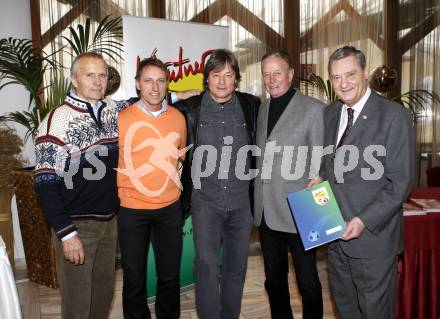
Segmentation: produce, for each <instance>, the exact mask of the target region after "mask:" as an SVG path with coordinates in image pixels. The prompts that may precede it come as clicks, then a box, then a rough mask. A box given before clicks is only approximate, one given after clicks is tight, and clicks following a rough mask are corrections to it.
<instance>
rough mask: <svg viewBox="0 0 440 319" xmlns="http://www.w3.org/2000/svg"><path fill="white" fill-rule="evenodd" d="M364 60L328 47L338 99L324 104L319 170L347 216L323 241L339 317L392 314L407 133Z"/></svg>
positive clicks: (403, 114)
mask: <svg viewBox="0 0 440 319" xmlns="http://www.w3.org/2000/svg"><path fill="white" fill-rule="evenodd" d="M365 65H366V61H365V56H364V54H363V53H362V52H361V51H359V50H357V49H356V48H354V47H349V46H346V47H343V48H340V49H338V50H336V51H335V52H333V53H332V55H331V56H330V59H329V63H328V70H329V76H330V80H331V83H332V85H333V88H334V89H335V92H336V94H337V95H338V97H339V98H340V101H337V102H335V103H333V104H331V105H330V106H328V107H327V108H326V109H325V113H324V126H325V134H324V136H325V143H324V145H325V146H328V145H331V147H330V150H331V151H329V153H330V154H328V155H326V156H325V157H324V160H323V165H322V167H321V176H322V178H324V179H327V180H328V181H329V183H330V185H331V187H332V189H333V192H334V194H335V197H336V199H337V201H338V204H339V207H340V209H341V212H342V215H343V217H344V219H345V220H346V222H347V229H346V230H345V232H344V234H343V237H342V240H339V241H336V242H333V243H332V244H330V246H329V251H328V262H329V281H330V288H331V292H332V296H333V299H334V302H335V305H336V309H337V312H338V314H339V316H340V317H341V318H347V319H348V318H349V319H356V318H375V319H377V318H393V319H394V318H395V317H396V273H397V255H398V254H399V253H400V252H401V251H402V250H403V239H402V238H403V237H402V230H403V215H402V202H404V201H405V199H406V198H407V196H408V193H409V191H410V188H411V186H412V183H413V177H414V135H413V127H412V123H411V117H410V114H409V112H408V111H407V110H406V109H404V108H403V107H402V106H400V105H399V104H397V103H394V102H392V101H389V100H387V99H385V98H383V97H381V96H379V95H378V94H376V93H375V92H373V91H371V90H370V88H369V87H368V82H367V78H368V74H367V70H366V68H365ZM350 113H351V114H350ZM334 145H336V147H333V146H334ZM311 184H313V183H310V185H311ZM310 185H309V186H310Z"/></svg>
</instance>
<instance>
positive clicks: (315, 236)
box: [287, 181, 346, 250]
mask: <svg viewBox="0 0 440 319" xmlns="http://www.w3.org/2000/svg"><path fill="white" fill-rule="evenodd" d="M287 200H288V202H289V205H290V211H291V212H292V216H293V219H294V220H295V223H296V228H297V229H298V232H299V235H300V237H301V240H302V243H303V246H304V249H305V250H309V249H311V248H314V247H317V246H321V245H323V244H325V243H328V242H330V241H333V240H335V239H339V238H341V237H342V234H343V233H344V231H345V227H346V226H345V222H344V219H343V218H342V215H341V211H340V210H339V206H338V203H337V202H336V199H335V196H334V195H333V191H332V189H331V187H330V184H329V183H328V182H327V181H324V182H322V183H320V184H317V185H314V186H312V187H311V188H310V189H303V190H301V191H298V192H293V193H289V195H288V196H287Z"/></svg>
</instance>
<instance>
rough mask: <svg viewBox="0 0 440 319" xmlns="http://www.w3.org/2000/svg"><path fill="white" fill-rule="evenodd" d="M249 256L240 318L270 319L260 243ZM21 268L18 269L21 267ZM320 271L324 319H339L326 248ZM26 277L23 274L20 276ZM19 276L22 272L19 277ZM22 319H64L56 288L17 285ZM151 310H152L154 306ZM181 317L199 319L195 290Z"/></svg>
mask: <svg viewBox="0 0 440 319" xmlns="http://www.w3.org/2000/svg"><path fill="white" fill-rule="evenodd" d="M250 251H251V254H250V256H249V259H248V260H249V265H248V272H247V275H246V283H245V287H244V296H243V301H242V310H241V316H240V319H250V318H252V319H257V318H261V319H263V318H270V312H269V304H268V300H267V296H266V294H265V291H264V269H263V258H262V257H261V255H260V254H259V246H258V244H254V245H252V247H251V249H250ZM18 268H19V267H18ZM318 270H319V275H320V278H321V283H322V288H323V297H324V318H326V319H330V318H336V317H335V315H334V313H335V312H334V309H333V305H332V303H331V300H330V292H329V288H328V280H327V256H326V253H325V249H320V250H319V251H318ZM21 276H23V275H21ZM19 277H20V270H19V271H18V274H17V278H19ZM289 286H290V292H291V304H292V308H293V311H294V317H295V318H302V313H301V300H300V298H299V294H298V291H297V289H296V282H295V276H294V275H293V272H291V273H290V274H289ZM17 288H18V292H19V295H20V302H21V307H22V312H23V319H36V318H45V319H49V318H50V319H55V318H61V315H60V312H61V308H60V300H61V298H60V295H59V292H58V290H57V289H51V288H48V287H45V286H41V285H38V284H35V283H32V282H29V281H24V282H21V283H18V284H17ZM121 292H122V271H121V269H118V271H117V277H116V287H115V295H114V300H113V307H112V311H111V315H110V318H122V301H121ZM150 309H151V310H152V311H153V310H154V307H153V306H151V307H150ZM181 309H182V312H181V318H182V319H196V318H197V315H196V310H195V302H194V290H193V289H188V290H187V291H186V292H183V293H182V294H181Z"/></svg>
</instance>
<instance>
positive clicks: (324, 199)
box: [312, 187, 330, 206]
mask: <svg viewBox="0 0 440 319" xmlns="http://www.w3.org/2000/svg"><path fill="white" fill-rule="evenodd" d="M312 195H313V199H314V200H315V203H316V204H318V205H321V206H324V205H327V203H328V201H329V199H330V198H329V196H328V193H327V189H326V188H325V187H320V188H318V189H315V190H314V191H312Z"/></svg>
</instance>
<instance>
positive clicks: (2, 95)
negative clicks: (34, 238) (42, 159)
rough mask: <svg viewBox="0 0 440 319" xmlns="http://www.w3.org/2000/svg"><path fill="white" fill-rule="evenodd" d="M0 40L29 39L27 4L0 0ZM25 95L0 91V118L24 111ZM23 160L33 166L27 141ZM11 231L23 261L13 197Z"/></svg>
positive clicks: (17, 90)
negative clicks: (0, 116) (12, 229)
mask: <svg viewBox="0 0 440 319" xmlns="http://www.w3.org/2000/svg"><path fill="white" fill-rule="evenodd" d="M0 8H1V10H0V38H8V37H15V38H27V39H31V38H32V33H31V13H30V0H14V1H12V0H0ZM28 101H29V94H28V93H27V92H26V91H25V90H24V89H23V88H22V87H20V86H18V85H11V86H7V87H5V88H3V89H2V90H0V115H3V114H4V113H6V112H11V111H22V110H26V109H27V105H28ZM14 126H15V128H16V129H17V132H18V134H19V135H20V136H21V137H24V135H25V129H24V128H23V127H21V126H20V125H14ZM23 156H24V157H25V158H26V160H27V161H28V164H30V165H34V164H35V152H34V148H33V141H32V139H29V140H28V141H27V143H26V145H25V147H24V149H23ZM12 215H13V223H14V224H13V227H14V239H15V243H14V253H15V258H24V251H23V244H22V240H21V234H20V228H19V224H18V218H17V208H16V204H15V197H14V199H13V203H12Z"/></svg>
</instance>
